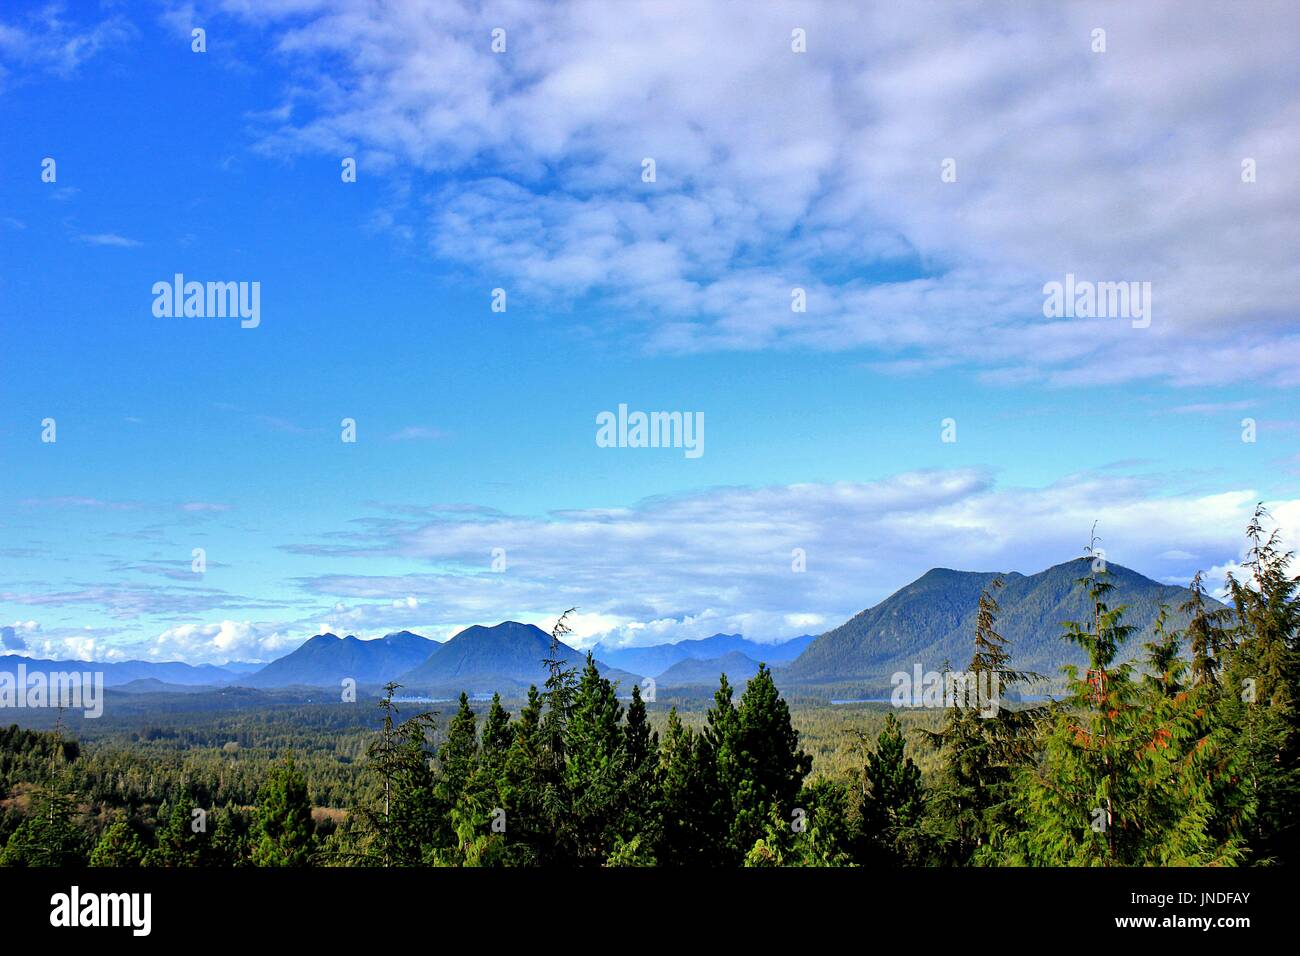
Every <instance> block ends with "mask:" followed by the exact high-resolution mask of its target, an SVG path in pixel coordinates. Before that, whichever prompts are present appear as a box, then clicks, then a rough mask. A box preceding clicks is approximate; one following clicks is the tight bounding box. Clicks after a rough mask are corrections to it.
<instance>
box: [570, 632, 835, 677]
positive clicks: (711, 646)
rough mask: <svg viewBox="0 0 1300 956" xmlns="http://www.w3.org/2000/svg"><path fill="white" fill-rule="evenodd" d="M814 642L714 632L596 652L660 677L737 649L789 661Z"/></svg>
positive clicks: (773, 661)
mask: <svg viewBox="0 0 1300 956" xmlns="http://www.w3.org/2000/svg"><path fill="white" fill-rule="evenodd" d="M812 642H813V636H812V635H811V634H805V635H803V636H801V637H792V638H790V639H789V640H787V641H781V642H779V643H776V644H760V643H759V642H758V641H751V640H749V639H748V638H744V637H741V636H740V635H739V634H714V635H713V636H712V637H704V638H700V639H698V640H690V641H678V642H677V643H676V644H649V645H647V646H645V647H623V648H615V647H607V646H606V645H604V644H597V645H596V646H595V647H594V648H593V651H594V652H595V654H596V657H597V658H599V659H600V660H603V661H605V662H607V663H609V664H610V665H612V666H614V667H622V668H626V669H627V670H630V671H633V672H634V673H637V674H645V675H647V676H649V677H654V678H658V677H660V676H662V675H663V673H664V672H665V671H667V670H668V669H669V668H670V667H672V666H673V665H674V664H676V663H678V662H679V661H687V660H701V661H703V660H712V659H714V658H717V657H721V656H723V655H724V654H730V653H733V652H734V653H739V654H743V655H744V656H745V657H748V658H751V659H752V660H755V661H762V662H763V663H765V664H768V665H776V664H785V663H788V662H789V661H792V660H794V659H795V658H796V657H798V656H799V655H800V654H801V653H802V652H803V650H804V648H806V647H807V646H808V645H809V644H811V643H812Z"/></svg>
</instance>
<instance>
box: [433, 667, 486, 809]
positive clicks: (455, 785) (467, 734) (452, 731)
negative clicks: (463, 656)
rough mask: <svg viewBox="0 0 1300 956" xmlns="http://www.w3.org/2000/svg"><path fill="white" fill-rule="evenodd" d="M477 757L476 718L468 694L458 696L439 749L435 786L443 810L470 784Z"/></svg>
mask: <svg viewBox="0 0 1300 956" xmlns="http://www.w3.org/2000/svg"><path fill="white" fill-rule="evenodd" d="M477 757H478V718H477V717H476V716H475V715H474V710H473V708H471V707H470V705H469V696H468V695H467V694H465V693H464V692H462V693H461V695H460V707H459V709H458V710H457V711H456V714H455V716H454V717H452V719H451V723H450V725H448V728H447V741H446V743H444V744H443V745H442V747H441V749H440V750H439V751H438V761H439V770H440V772H439V776H438V783H437V785H436V786H435V788H434V792H435V793H436V794H437V797H438V800H439V803H440V804H441V806H442V808H443V809H444V810H450V809H451V808H452V807H454V806H456V804H457V803H458V802H459V801H460V798H461V795H462V794H463V793H464V792H465V789H466V788H467V787H468V786H469V782H470V777H471V776H472V775H473V773H474V767H475V762H476V759H477Z"/></svg>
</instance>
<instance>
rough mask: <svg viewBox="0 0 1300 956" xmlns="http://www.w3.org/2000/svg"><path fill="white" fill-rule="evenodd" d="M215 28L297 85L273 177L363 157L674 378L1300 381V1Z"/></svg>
mask: <svg viewBox="0 0 1300 956" xmlns="http://www.w3.org/2000/svg"><path fill="white" fill-rule="evenodd" d="M226 7H227V8H228V9H229V10H232V11H234V12H236V13H238V14H239V15H240V16H241V17H244V18H245V19H246V20H247V21H248V22H250V23H252V24H253V25H254V26H256V27H257V28H258V29H263V30H265V31H267V32H268V34H269V35H271V36H272V37H273V38H274V39H275V42H276V45H277V49H278V51H279V53H280V54H281V55H282V56H283V57H284V58H285V61H286V63H287V64H289V65H290V67H291V68H292V69H293V70H294V71H295V78H294V81H293V83H292V86H291V87H290V88H288V89H286V90H285V91H284V100H283V103H282V104H281V108H280V109H278V110H272V111H268V114H267V117H268V120H267V124H266V125H265V127H264V133H263V139H262V141H261V146H262V148H263V149H266V150H268V151H271V152H274V153H279V154H282V153H284V152H286V151H289V152H293V151H302V152H309V153H326V154H333V155H358V156H359V157H360V163H361V169H362V175H372V176H373V175H378V176H382V177H387V178H389V179H390V180H391V181H392V182H393V184H394V188H393V190H392V195H393V202H392V207H391V208H389V209H387V210H384V211H383V212H382V213H381V214H380V218H381V219H382V221H384V222H387V223H389V224H390V225H391V226H392V227H393V228H395V229H400V230H401V231H402V232H403V234H404V235H419V236H422V237H423V238H424V240H425V241H426V242H427V243H428V246H429V248H430V250H431V251H432V252H433V253H435V254H436V255H437V256H438V257H439V258H440V259H442V260H444V261H447V262H451V263H453V264H456V265H458V266H459V267H461V268H463V269H465V270H466V271H471V272H473V273H474V274H476V275H481V276H483V277H485V278H486V279H487V280H488V281H491V282H492V283H494V284H498V285H502V286H507V287H509V288H510V290H511V292H512V301H515V302H518V301H523V302H526V303H530V304H533V305H537V306H541V307H544V308H550V309H553V310H559V311H562V310H563V309H564V308H566V307H568V306H570V305H572V304H574V303H576V302H579V301H582V300H584V299H585V298H586V297H589V296H590V297H598V298H599V299H600V301H601V302H602V303H603V305H604V306H605V308H603V309H602V310H601V312H602V314H607V315H615V316H618V317H619V318H618V319H616V320H612V321H618V322H622V323H631V324H632V327H633V328H634V330H635V331H636V332H637V334H639V335H640V336H641V338H642V340H643V343H644V345H645V347H647V348H650V349H655V350H667V351H687V352H690V351H700V350H714V349H760V348H802V349H826V350H844V349H864V350H870V351H871V352H873V353H875V361H876V362H877V365H878V367H879V368H881V369H886V370H892V371H899V372H907V371H915V370H927V369H933V368H942V367H947V366H961V367H968V368H970V369H972V370H975V371H977V372H978V373H979V374H981V375H983V376H985V377H986V378H988V379H990V380H993V381H1003V382H1013V383H1014V382H1022V381H1038V380H1048V381H1052V382H1056V383H1066V384H1096V383H1105V382H1122V381H1129V380H1139V379H1158V380H1166V381H1173V382H1180V383H1187V382H1189V381H1196V382H1199V383H1202V384H1206V383H1209V384H1214V383H1221V382H1228V381H1234V380H1240V379H1245V378H1250V379H1253V380H1255V381H1261V380H1262V381H1273V382H1275V383H1277V384H1291V385H1294V384H1296V383H1297V382H1298V381H1300V335H1297V334H1296V332H1295V325H1294V319H1295V315H1296V309H1297V305H1300V274H1298V273H1297V272H1296V270H1295V269H1294V267H1293V266H1294V263H1293V262H1292V252H1293V250H1294V249H1295V248H1296V247H1297V242H1298V240H1300V225H1298V224H1300V190H1297V188H1296V185H1295V180H1294V176H1293V175H1292V173H1291V171H1292V170H1294V169H1295V168H1296V167H1297V166H1298V165H1300V98H1297V97H1295V96H1294V95H1293V93H1292V91H1294V90H1295V89H1297V88H1298V87H1300V61H1297V59H1296V57H1295V56H1294V46H1293V38H1294V36H1295V35H1296V30H1297V27H1298V26H1300V11H1298V10H1297V9H1296V7H1295V6H1294V5H1293V4H1287V3H1281V2H1278V3H1252V4H1247V5H1233V6H1223V5H1211V4H1195V3H1191V4H1176V5H1175V4H1135V5H1127V6H1120V5H1096V6H1089V5H1084V4H1071V5H1068V6H1059V7H1058V6H1056V5H1026V4H1020V3H1000V4H999V3H994V4H986V5H981V7H980V8H979V11H978V17H977V16H976V15H975V11H974V10H973V9H972V8H967V7H963V6H959V5H953V4H934V5H927V4H924V3H922V4H870V5H865V4H864V5H857V4H853V5H850V4H822V3H818V4H798V3H795V4H783V3H763V4H736V3H726V2H712V3H710V2H704V3H700V2H694V0H693V2H690V3H673V2H661V0H653V2H631V0H629V2H620V3H617V4H606V3H575V4H557V5H541V4H525V3H510V2H506V3H485V4H470V3H461V4H439V5H437V6H436V7H430V6H429V5H428V4H422V3H385V4H383V5H382V10H383V15H382V16H377V15H375V14H376V12H377V10H378V9H379V8H378V7H377V5H375V4H373V3H370V2H365V0H314V2H304V0H292V2H284V3H278V4H277V3H267V4H258V5H256V6H250V5H246V4H243V3H229V4H226ZM495 27H501V28H504V29H505V30H506V37H507V47H506V51H505V52H504V53H499V54H494V53H493V52H492V51H491V47H490V44H491V31H492V29H493V28H495ZM795 29H800V30H803V31H804V32H805V34H806V38H807V52H806V53H795V52H793V51H792V49H791V45H792V40H791V35H792V31H793V30H795ZM1096 29H1104V30H1105V33H1106V37H1105V43H1106V49H1105V52H1095V51H1094V46H1095V43H1096V40H1095V39H1094V32H1093V31H1094V30H1096ZM645 158H653V159H654V160H655V164H656V181H655V182H654V183H645V182H643V181H642V162H643V160H644V159H645ZM946 159H952V160H954V161H955V163H956V167H955V168H956V172H957V179H956V182H952V183H945V182H942V181H941V178H940V170H941V164H942V163H943V162H944V160H946ZM1247 159H1249V160H1251V161H1253V163H1254V168H1255V169H1256V181H1255V182H1253V183H1244V182H1243V181H1242V163H1243V161H1245V160H1247ZM430 210H432V211H430ZM1066 273H1074V274H1075V275H1077V276H1079V277H1081V278H1085V279H1089V280H1091V281H1130V280H1131V281H1149V282H1151V283H1152V286H1153V299H1154V308H1153V312H1154V321H1153V324H1152V326H1151V328H1148V329H1134V328H1132V327H1131V326H1130V324H1129V323H1128V322H1127V321H1124V320H1117V319H1103V320H1094V321H1086V320H1056V321H1051V320H1047V319H1045V318H1044V317H1043V315H1042V311H1041V310H1042V303H1043V293H1042V286H1043V285H1044V283H1046V282H1049V281H1053V280H1061V279H1062V278H1063V277H1064V275H1065V274H1066ZM794 287H801V288H804V289H806V290H807V296H808V311H807V312H806V313H797V312H792V311H791V307H790V303H791V289H792V288H794Z"/></svg>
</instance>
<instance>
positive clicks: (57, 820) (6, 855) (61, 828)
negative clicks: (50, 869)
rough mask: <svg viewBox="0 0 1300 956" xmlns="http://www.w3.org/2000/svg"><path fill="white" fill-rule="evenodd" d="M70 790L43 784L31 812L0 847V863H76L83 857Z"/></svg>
mask: <svg viewBox="0 0 1300 956" xmlns="http://www.w3.org/2000/svg"><path fill="white" fill-rule="evenodd" d="M75 817H76V805H75V800H74V797H73V796H72V793H71V792H70V791H68V790H66V789H63V788H62V787H59V786H54V787H49V788H43V789H41V790H39V791H38V792H37V794H36V799H35V800H34V801H33V802H32V809H31V812H30V813H29V814H28V815H27V817H26V818H25V819H24V820H23V822H22V823H20V824H19V825H18V827H17V829H15V830H14V832H13V833H12V834H10V836H9V841H8V842H7V843H6V844H5V848H4V849H3V850H0V866H42V867H45V866H79V865H81V864H83V863H84V862H85V860H86V851H87V846H86V842H87V841H86V836H85V834H84V833H83V832H82V830H81V828H80V827H79V826H77V823H76V819H75Z"/></svg>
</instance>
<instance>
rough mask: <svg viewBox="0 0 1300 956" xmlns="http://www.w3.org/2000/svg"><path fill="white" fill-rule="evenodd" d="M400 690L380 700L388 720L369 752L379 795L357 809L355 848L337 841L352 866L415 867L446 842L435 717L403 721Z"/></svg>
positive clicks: (391, 687) (391, 689)
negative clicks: (435, 760) (437, 784)
mask: <svg viewBox="0 0 1300 956" xmlns="http://www.w3.org/2000/svg"><path fill="white" fill-rule="evenodd" d="M400 686H401V685H399V684H395V683H389V684H387V685H386V686H385V687H384V696H383V698H382V699H381V700H380V701H379V708H380V710H382V711H383V715H384V716H383V721H382V723H381V725H380V729H379V732H378V733H377V734H376V736H375V739H374V740H373V741H371V743H370V745H369V746H368V747H367V749H366V771H367V776H368V777H369V778H372V779H374V780H375V782H376V791H377V792H375V793H374V794H373V796H371V797H369V798H368V799H366V800H364V801H363V802H362V803H361V805H360V806H359V807H358V811H357V815H358V817H359V822H358V826H357V829H356V833H355V836H356V837H357V840H356V841H355V844H354V845H348V844H347V843H345V842H344V841H336V842H335V845H336V847H337V850H336V852H339V853H341V854H342V855H343V857H344V859H345V860H346V862H349V863H355V864H369V865H376V866H415V865H418V864H420V863H421V862H423V861H424V860H425V859H426V858H427V857H428V856H429V855H430V854H431V853H432V852H433V850H434V848H435V847H437V846H438V845H439V840H440V839H446V831H447V829H448V827H447V822H446V817H445V814H442V813H439V812H438V806H437V800H436V798H435V796H434V774H433V771H432V769H431V768H430V766H429V764H430V759H431V757H432V754H431V753H430V749H429V744H428V739H427V733H426V732H427V731H428V730H429V729H430V728H431V727H432V726H433V722H434V716H435V715H434V714H433V713H432V712H429V711H424V712H421V713H417V714H415V715H413V716H411V717H410V718H408V719H406V720H403V721H400V722H399V721H398V717H399V716H400V711H399V709H398V707H397V704H396V703H395V702H394V700H393V695H394V693H396V691H397V690H398V688H399V687H400Z"/></svg>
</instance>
